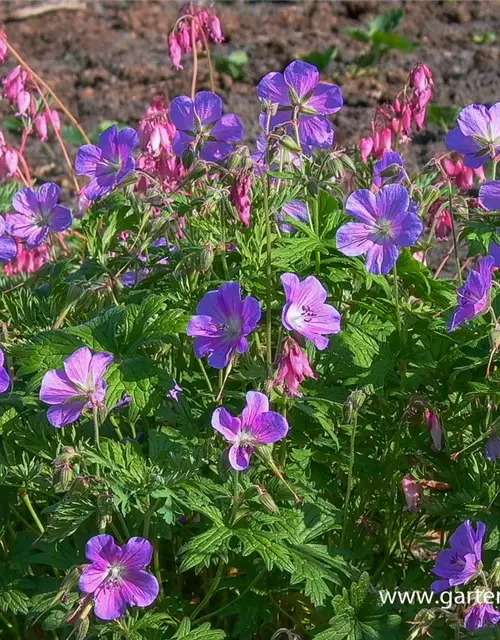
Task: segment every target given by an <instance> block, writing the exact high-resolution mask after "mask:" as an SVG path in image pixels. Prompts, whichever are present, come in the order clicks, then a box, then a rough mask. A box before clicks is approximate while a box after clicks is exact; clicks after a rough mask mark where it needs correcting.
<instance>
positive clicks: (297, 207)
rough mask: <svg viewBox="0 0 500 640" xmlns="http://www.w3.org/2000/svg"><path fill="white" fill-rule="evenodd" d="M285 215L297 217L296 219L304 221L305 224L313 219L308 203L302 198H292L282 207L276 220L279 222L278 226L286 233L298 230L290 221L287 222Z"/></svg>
mask: <svg viewBox="0 0 500 640" xmlns="http://www.w3.org/2000/svg"><path fill="white" fill-rule="evenodd" d="M285 216H289V217H290V218H295V220H298V221H299V222H303V223H304V224H308V223H309V221H310V219H311V218H310V216H309V209H308V207H307V204H306V203H305V202H302V201H301V200H292V201H291V202H289V203H288V204H286V205H285V206H284V207H283V208H282V209H281V213H277V214H276V221H277V222H278V226H279V228H280V229H281V231H283V232H284V233H291V232H292V231H296V229H295V227H294V226H293V225H291V224H290V223H289V222H285Z"/></svg>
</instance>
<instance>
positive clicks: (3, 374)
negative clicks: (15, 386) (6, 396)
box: [0, 349, 11, 393]
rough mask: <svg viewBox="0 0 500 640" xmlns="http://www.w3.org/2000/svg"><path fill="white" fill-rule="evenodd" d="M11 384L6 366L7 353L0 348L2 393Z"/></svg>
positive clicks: (0, 388) (0, 387)
mask: <svg viewBox="0 0 500 640" xmlns="http://www.w3.org/2000/svg"><path fill="white" fill-rule="evenodd" d="M10 384H11V379H10V375H9V372H8V371H7V369H6V367H5V354H4V352H3V350H2V349H0V393H5V392H6V391H7V390H8V389H9V387H10Z"/></svg>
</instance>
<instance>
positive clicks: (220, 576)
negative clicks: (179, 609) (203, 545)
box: [189, 560, 224, 620]
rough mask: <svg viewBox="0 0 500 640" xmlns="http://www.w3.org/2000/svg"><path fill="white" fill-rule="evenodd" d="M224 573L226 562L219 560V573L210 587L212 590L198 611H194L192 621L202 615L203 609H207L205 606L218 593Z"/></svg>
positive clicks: (191, 616) (198, 607)
mask: <svg viewBox="0 0 500 640" xmlns="http://www.w3.org/2000/svg"><path fill="white" fill-rule="evenodd" d="M223 571H224V562H223V561H222V560H219V566H218V567H217V573H216V574H215V578H214V579H213V582H212V584H211V585H210V589H209V590H208V591H207V593H206V595H205V597H204V598H203V600H202V601H201V602H200V604H199V605H198V606H197V607H196V609H195V610H194V611H193V613H192V614H191V615H190V616H189V617H190V619H191V620H194V619H195V618H196V616H197V615H198V614H199V613H200V611H203V609H204V608H205V605H206V604H207V603H208V601H209V600H210V598H211V597H212V596H213V595H214V593H215V592H216V591H217V587H218V586H219V582H220V581H221V578H222V572H223Z"/></svg>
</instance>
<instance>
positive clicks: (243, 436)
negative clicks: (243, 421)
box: [238, 428, 255, 447]
mask: <svg viewBox="0 0 500 640" xmlns="http://www.w3.org/2000/svg"><path fill="white" fill-rule="evenodd" d="M238 444H239V445H240V446H243V447H245V446H248V445H253V444H255V436H254V434H253V433H252V431H250V429H245V428H243V429H242V430H241V431H240V433H239V435H238Z"/></svg>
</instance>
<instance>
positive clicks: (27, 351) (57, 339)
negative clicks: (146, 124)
mask: <svg viewBox="0 0 500 640" xmlns="http://www.w3.org/2000/svg"><path fill="white" fill-rule="evenodd" d="M82 346H84V343H83V341H82V340H81V339H80V338H78V337H77V336H72V335H69V334H68V333H65V332H64V331H50V332H43V333H40V334H39V335H38V336H37V337H36V338H34V339H33V340H32V341H31V342H30V343H28V344H26V345H24V346H21V347H20V348H19V362H20V363H21V366H20V367H19V369H18V372H17V373H18V375H20V376H25V375H27V374H30V373H34V374H35V376H34V380H35V384H38V383H39V381H40V380H41V379H42V378H43V376H44V374H45V373H46V372H47V371H49V370H50V369H60V368H61V367H62V364H63V362H64V360H66V358H67V357H68V356H70V355H71V354H72V353H73V352H75V351H76V350H77V349H79V348H80V347H82Z"/></svg>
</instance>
